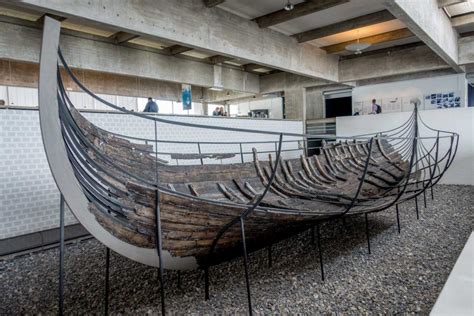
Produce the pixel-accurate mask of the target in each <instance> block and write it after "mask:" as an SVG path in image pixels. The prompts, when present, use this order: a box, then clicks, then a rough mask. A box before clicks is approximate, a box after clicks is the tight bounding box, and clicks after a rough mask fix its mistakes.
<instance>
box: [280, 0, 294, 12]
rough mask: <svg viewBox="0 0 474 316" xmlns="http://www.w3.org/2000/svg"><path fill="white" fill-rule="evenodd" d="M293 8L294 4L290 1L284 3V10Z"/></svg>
mask: <svg viewBox="0 0 474 316" xmlns="http://www.w3.org/2000/svg"><path fill="white" fill-rule="evenodd" d="M294 8H295V6H294V5H293V3H291V1H290V0H288V2H287V3H286V6H285V7H284V8H283V9H285V10H286V11H291V10H293V9H294Z"/></svg>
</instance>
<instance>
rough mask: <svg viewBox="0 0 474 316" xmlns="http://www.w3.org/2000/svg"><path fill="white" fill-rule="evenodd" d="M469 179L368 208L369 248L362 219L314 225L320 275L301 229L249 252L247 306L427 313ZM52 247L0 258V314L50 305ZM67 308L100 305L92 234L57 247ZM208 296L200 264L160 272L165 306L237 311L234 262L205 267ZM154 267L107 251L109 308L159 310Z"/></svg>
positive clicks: (239, 277)
mask: <svg viewBox="0 0 474 316" xmlns="http://www.w3.org/2000/svg"><path fill="white" fill-rule="evenodd" d="M473 195H474V187H472V186H441V185H440V186H437V187H436V188H435V200H434V201H431V198H428V207H427V208H426V209H423V202H422V199H420V206H421V208H420V220H416V215H415V207H414V202H409V203H405V204H403V205H402V206H401V214H400V218H401V226H402V232H401V234H400V235H399V234H398V232H397V225H396V216H395V210H394V209H391V210H387V211H384V212H381V213H377V214H371V215H369V221H370V233H371V240H370V242H371V247H372V254H371V255H368V254H367V240H366V236H365V221H364V218H363V217H357V218H351V219H348V220H347V221H346V224H345V225H343V223H342V222H341V221H335V222H332V223H327V224H324V225H322V226H321V234H322V246H323V251H324V253H323V257H324V261H325V265H324V268H325V273H326V281H325V282H323V281H321V275H320V268H319V258H318V251H317V247H315V246H312V245H311V244H310V238H309V234H308V233H302V234H300V235H299V236H295V237H294V238H292V239H290V240H286V241H284V242H281V243H279V244H278V245H276V246H274V250H273V261H274V264H273V267H271V268H268V267H267V262H266V260H267V259H266V258H267V257H266V251H260V252H256V253H253V254H251V255H250V276H251V290H252V299H253V301H252V302H253V310H254V312H256V313H262V314H263V313H265V314H268V313H271V314H274V313H278V314H288V313H289V314H294V313H304V314H315V313H342V314H367V313H370V314H375V313H377V314H379V313H387V314H395V313H397V314H399V313H421V314H428V313H429V311H430V310H431V308H432V307H433V305H434V303H435V301H436V298H437V297H438V295H439V293H440V291H441V289H442V287H443V285H444V283H445V281H446V279H447V277H448V275H449V272H450V271H451V269H452V267H453V266H454V263H455V261H456V259H457V257H458V255H459V254H460V252H461V250H462V248H463V246H464V244H465V242H466V241H467V238H468V237H469V234H470V233H471V231H472V228H473V226H472V224H473V221H472V216H473V212H472V203H473ZM58 254H59V253H58V250H57V249H51V250H45V251H41V252H37V253H34V254H29V255H24V256H21V257H16V258H9V259H6V260H3V261H0V293H1V296H0V314H2V315H5V314H40V313H41V314H53V313H57V311H58V309H57V283H58V278H57V271H58ZM65 260H66V281H65V282H66V285H65V286H66V294H65V295H66V299H65V309H66V313H67V314H99V313H103V284H104V283H103V282H104V271H105V270H104V269H105V268H104V262H105V248H104V246H102V245H101V244H100V243H98V242H97V241H95V240H93V239H91V240H88V241H82V242H76V243H73V244H70V245H68V246H67V248H66V257H65ZM210 276H211V288H210V291H211V299H210V300H209V301H204V282H203V274H202V272H201V271H190V272H183V273H182V274H181V279H182V287H181V288H182V289H179V288H178V287H177V273H176V272H174V271H167V272H166V276H165V279H166V281H167V288H166V304H167V305H166V307H167V312H168V313H173V314H209V313H212V314H216V313H220V314H222V313H223V314H246V313H247V299H246V290H245V279H244V271H243V266H242V261H241V260H234V261H232V262H229V263H225V264H222V265H219V266H217V267H213V268H211V270H210ZM157 278H158V273H157V269H153V268H150V267H147V266H144V265H141V264H138V263H136V262H133V261H130V260H128V259H126V258H123V257H121V256H119V255H117V254H112V257H111V279H110V280H111V281H110V282H111V283H110V286H111V289H110V308H109V310H110V311H111V312H112V313H114V314H147V313H148V314H157V313H159V311H160V304H159V302H160V301H159V283H158V281H157Z"/></svg>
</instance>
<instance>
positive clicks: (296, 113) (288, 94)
mask: <svg viewBox="0 0 474 316" xmlns="http://www.w3.org/2000/svg"><path fill="white" fill-rule="evenodd" d="M284 93H285V116H286V118H287V119H293V120H303V121H304V120H306V88H301V87H296V88H288V89H285V91H284Z"/></svg>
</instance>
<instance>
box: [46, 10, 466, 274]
mask: <svg viewBox="0 0 474 316" xmlns="http://www.w3.org/2000/svg"><path fill="white" fill-rule="evenodd" d="M44 34H45V35H44V38H43V47H42V55H41V70H40V119H41V127H42V134H43V141H44V145H45V150H46V154H47V157H48V160H49V164H50V167H51V170H52V173H53V176H54V178H55V180H56V183H57V185H58V188H59V190H60V191H61V194H62V196H64V200H65V202H66V203H67V204H68V206H69V207H70V209H71V210H72V212H73V213H74V214H75V216H76V217H77V219H78V220H79V222H81V223H82V224H83V226H84V227H85V228H86V229H87V230H89V232H90V233H91V234H92V235H93V236H94V237H96V238H97V239H98V240H99V241H100V242H102V243H104V244H105V245H106V246H107V247H108V248H110V249H112V250H114V251H116V252H118V253H119V254H121V255H124V256H126V257H129V258H130V259H132V260H136V261H139V262H142V263H145V264H148V265H153V266H160V268H161V269H163V268H166V269H191V268H198V267H201V268H207V267H209V266H210V265H214V264H217V263H219V262H222V261H225V260H229V259H231V258H234V257H237V256H241V255H242V253H243V254H244V256H245V257H244V259H245V260H246V259H247V258H246V255H247V252H248V251H252V250H256V249H260V248H263V247H267V246H269V245H271V244H273V243H275V242H278V241H279V240H281V239H284V238H288V237H289V236H292V235H295V234H297V233H299V232H302V231H304V230H307V229H309V228H311V227H314V225H315V224H316V223H319V222H321V221H326V220H331V219H335V218H342V217H347V216H355V215H361V214H362V215H363V214H368V213H371V212H378V211H382V210H385V209H388V208H390V207H392V206H394V205H397V204H399V203H402V202H404V201H407V200H411V199H415V200H416V198H417V196H419V195H421V194H423V195H424V194H425V192H426V191H427V190H430V189H432V187H433V186H434V185H435V184H436V183H438V182H439V180H440V179H441V177H442V175H443V174H444V172H445V171H446V170H447V169H448V168H449V166H450V164H451V163H452V161H453V159H454V156H455V153H456V149H457V143H458V135H457V134H455V133H450V132H445V131H438V130H434V129H431V128H430V127H428V126H427V125H426V124H424V122H423V121H422V119H421V118H420V115H419V112H418V105H419V101H414V102H413V105H414V110H413V113H412V114H411V116H410V117H409V118H408V120H406V122H405V123H403V124H402V125H401V126H398V127H396V128H394V129H391V130H387V131H383V132H379V133H374V134H367V135H358V136H353V137H338V136H336V135H330V136H327V135H320V136H318V135H316V136H315V135H306V134H301V135H300V134H291V133H275V132H264V131H256V130H248V129H236V128H226V127H217V126H204V125H199V124H194V123H184V122H178V121H172V120H168V119H165V118H163V117H161V116H149V115H145V114H142V113H136V112H131V111H127V110H125V109H123V108H121V107H118V106H116V105H114V104H111V103H109V102H107V101H105V100H103V99H101V98H100V97H99V96H97V95H95V94H94V93H92V92H91V91H89V90H88V89H87V87H85V86H84V85H83V84H82V83H81V82H80V81H79V80H78V79H77V78H76V77H75V76H74V73H73V71H72V70H71V69H70V67H69V66H68V64H67V61H66V60H65V58H64V57H63V56H62V54H61V52H60V50H59V51H58V38H59V30H58V28H57V26H56V25H55V24H54V22H51V21H50V20H49V19H48V20H47V23H45V31H44ZM58 60H59V61H60V63H61V65H62V67H63V68H64V70H65V71H64V72H60V71H59V70H58V69H59V68H58V66H57V64H58ZM64 75H67V76H69V77H70V78H71V79H72V81H73V82H74V83H75V84H76V85H77V86H79V87H80V88H81V89H82V90H83V91H84V92H86V93H88V94H89V95H90V96H92V97H93V98H95V99H96V100H97V101H99V102H102V103H103V104H105V105H107V106H109V107H110V108H111V109H114V110H117V111H120V112H124V113H126V114H128V115H133V116H136V117H139V118H141V119H143V120H147V122H150V123H151V124H155V125H154V126H155V137H154V138H151V139H142V138H137V137H130V136H127V135H119V134H116V133H112V132H109V131H107V130H104V129H102V128H100V127H98V126H95V125H94V124H92V123H91V122H89V121H88V120H87V119H86V118H85V117H84V116H83V115H82V114H81V113H80V112H79V111H78V110H77V109H76V108H75V107H74V104H73V103H72V102H71V100H70V98H69V96H68V93H67V92H66V89H65V88H64V84H63V76H64ZM157 123H160V124H163V123H165V124H174V125H182V126H186V127H193V128H204V129H216V130H230V131H233V132H235V133H242V132H245V133H249V132H251V133H256V134H266V135H268V136H271V137H273V139H274V141H272V143H273V142H276V144H277V146H276V149H275V151H273V152H267V153H266V156H267V157H266V159H262V154H259V151H258V150H257V149H253V153H252V157H253V159H252V160H251V161H244V160H243V159H242V161H241V162H240V163H230V164H204V163H203V160H204V158H209V157H210V156H209V155H206V154H201V153H196V154H195V155H194V156H193V157H194V158H197V159H198V160H200V161H201V164H199V165H171V163H168V161H167V160H166V159H162V158H160V157H161V156H160V157H159V146H160V142H161V141H163V140H161V139H160V138H159V130H158V129H157V127H156V126H157ZM421 131H423V132H426V133H427V136H424V135H421ZM290 137H291V138H292V139H295V138H296V139H298V140H299V141H301V142H302V143H306V142H307V141H308V140H312V139H315V138H316V139H321V140H323V142H322V146H321V148H319V154H316V155H312V156H308V155H307V154H306V152H305V150H304V149H300V150H299V151H300V155H299V157H297V158H284V157H283V156H284V155H283V152H282V147H283V144H284V142H285V139H286V138H290ZM236 154H237V155H239V153H238V152H237V153H236ZM240 154H242V152H240ZM226 155H229V154H228V153H227V154H226ZM226 155H223V156H221V157H220V158H225V157H226ZM230 156H233V155H230ZM230 156H229V157H230ZM416 201H417V200H416ZM242 247H243V249H244V252H242Z"/></svg>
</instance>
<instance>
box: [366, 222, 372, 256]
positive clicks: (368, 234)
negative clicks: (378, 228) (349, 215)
mask: <svg viewBox="0 0 474 316" xmlns="http://www.w3.org/2000/svg"><path fill="white" fill-rule="evenodd" d="M365 234H366V235H367V249H368V251H369V255H370V254H371V251H370V232H369V216H368V213H365Z"/></svg>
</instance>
